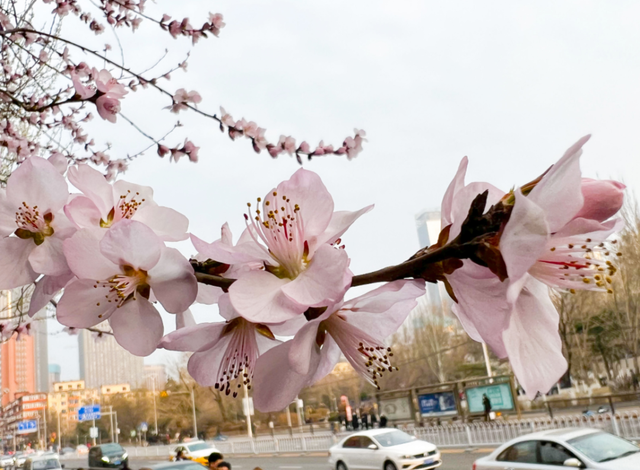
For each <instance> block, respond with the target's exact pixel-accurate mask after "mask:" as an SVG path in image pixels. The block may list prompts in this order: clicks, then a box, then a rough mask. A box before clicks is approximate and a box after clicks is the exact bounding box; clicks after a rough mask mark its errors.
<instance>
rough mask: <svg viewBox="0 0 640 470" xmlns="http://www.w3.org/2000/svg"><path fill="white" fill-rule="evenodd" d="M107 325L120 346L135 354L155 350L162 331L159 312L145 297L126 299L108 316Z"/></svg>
mask: <svg viewBox="0 0 640 470" xmlns="http://www.w3.org/2000/svg"><path fill="white" fill-rule="evenodd" d="M109 325H111V329H112V330H113V335H114V336H115V338H116V341H117V342H118V344H119V345H120V346H122V347H123V348H125V349H126V350H127V351H129V352H130V353H131V354H135V355H136V356H148V355H149V354H151V353H152V352H153V351H155V350H156V348H157V346H158V343H159V342H160V340H161V339H162V334H163V333H164V325H163V324H162V318H161V317H160V314H159V313H158V311H157V310H156V308H155V307H154V306H153V304H152V303H151V302H149V301H148V300H147V299H144V298H141V297H138V299H136V300H128V301H127V302H125V303H124V304H123V305H122V306H121V307H120V308H118V309H116V311H115V312H114V313H113V315H111V317H110V318H109Z"/></svg>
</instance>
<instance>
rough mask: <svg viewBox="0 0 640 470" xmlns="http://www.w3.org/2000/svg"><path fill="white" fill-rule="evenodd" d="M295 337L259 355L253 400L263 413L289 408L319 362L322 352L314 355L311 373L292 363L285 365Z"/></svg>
mask: <svg viewBox="0 0 640 470" xmlns="http://www.w3.org/2000/svg"><path fill="white" fill-rule="evenodd" d="M291 347H292V341H287V342H286V343H283V344H281V345H279V346H276V347H275V348H272V349H270V350H269V351H267V352H266V353H264V354H263V355H262V356H260V357H259V358H258V361H257V362H256V370H255V372H254V374H253V390H254V391H253V403H254V405H255V407H256V408H257V409H258V410H259V411H262V412H264V413H269V412H274V411H280V410H282V409H284V408H286V407H287V406H288V405H289V404H290V403H291V402H292V401H293V400H294V399H295V397H296V396H297V395H298V394H299V393H300V391H301V390H302V389H303V388H304V387H306V386H307V385H309V383H310V382H309V379H310V378H311V377H312V376H313V375H314V374H315V372H316V370H317V368H318V365H319V363H320V352H319V350H317V352H316V353H314V354H312V355H311V360H310V364H309V372H310V373H309V374H308V375H301V374H298V373H297V372H295V371H294V370H293V368H291V367H286V366H284V367H283V364H287V361H288V358H289V357H290V350H291Z"/></svg>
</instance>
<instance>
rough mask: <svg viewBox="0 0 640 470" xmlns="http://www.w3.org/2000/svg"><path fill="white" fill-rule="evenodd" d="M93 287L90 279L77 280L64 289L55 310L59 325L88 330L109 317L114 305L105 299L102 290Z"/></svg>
mask: <svg viewBox="0 0 640 470" xmlns="http://www.w3.org/2000/svg"><path fill="white" fill-rule="evenodd" d="M94 286H95V281H92V280H91V279H77V280H75V281H73V282H71V284H69V285H68V286H67V287H66V288H65V289H64V293H63V294H62V298H61V299H60V300H59V301H58V307H57V308H56V317H57V318H58V321H59V322H60V323H62V324H63V325H65V326H71V327H73V328H89V327H91V326H95V325H97V324H98V323H102V322H103V321H105V320H106V319H107V318H109V317H110V316H111V314H112V313H113V312H114V311H115V310H116V305H115V304H114V303H113V302H108V301H107V300H106V299H105V297H104V290H103V289H96V288H94Z"/></svg>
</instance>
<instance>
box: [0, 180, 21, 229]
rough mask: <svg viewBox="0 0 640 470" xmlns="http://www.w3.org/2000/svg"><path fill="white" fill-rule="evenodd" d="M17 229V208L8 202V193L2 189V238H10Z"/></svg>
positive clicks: (0, 201) (0, 204)
mask: <svg viewBox="0 0 640 470" xmlns="http://www.w3.org/2000/svg"><path fill="white" fill-rule="evenodd" d="M17 228H18V225H17V224H16V208H15V207H13V205H11V203H10V202H9V201H8V200H7V191H6V190H5V189H4V188H0V237H8V236H9V235H11V234H12V233H13V232H15V231H16V229H17Z"/></svg>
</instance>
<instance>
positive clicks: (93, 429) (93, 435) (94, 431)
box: [89, 427, 98, 439]
mask: <svg viewBox="0 0 640 470" xmlns="http://www.w3.org/2000/svg"><path fill="white" fill-rule="evenodd" d="M89 437H91V438H93V439H95V438H96V437H98V428H96V427H91V428H89Z"/></svg>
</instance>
